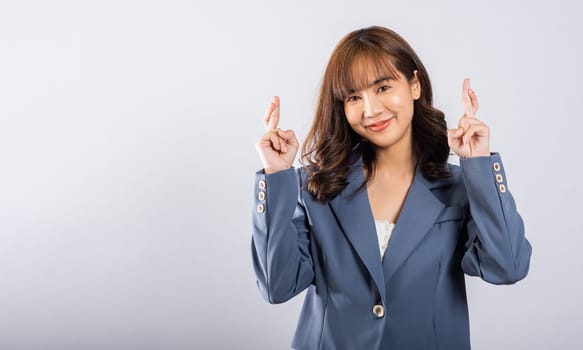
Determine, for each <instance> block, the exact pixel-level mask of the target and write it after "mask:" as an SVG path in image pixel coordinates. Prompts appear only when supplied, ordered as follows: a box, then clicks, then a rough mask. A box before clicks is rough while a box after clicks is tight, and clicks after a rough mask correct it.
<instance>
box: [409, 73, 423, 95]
mask: <svg viewBox="0 0 583 350" xmlns="http://www.w3.org/2000/svg"><path fill="white" fill-rule="evenodd" d="M410 85H411V95H413V99H414V100H418V99H419V98H420V97H421V83H420V82H419V78H418V72H417V70H414V71H413V79H411V83H410Z"/></svg>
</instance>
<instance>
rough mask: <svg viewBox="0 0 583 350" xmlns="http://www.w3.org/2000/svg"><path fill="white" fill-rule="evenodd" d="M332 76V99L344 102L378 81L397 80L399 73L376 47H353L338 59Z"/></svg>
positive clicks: (384, 53) (388, 56) (390, 59)
mask: <svg viewBox="0 0 583 350" xmlns="http://www.w3.org/2000/svg"><path fill="white" fill-rule="evenodd" d="M335 71H336V72H335V73H336V74H333V76H334V77H333V80H332V90H333V93H334V97H335V98H336V99H338V100H340V101H344V99H345V98H346V97H348V96H349V95H350V94H353V93H354V92H356V91H359V90H362V89H365V88H367V87H369V86H371V85H372V84H373V83H374V82H375V81H376V80H378V79H398V77H399V71H398V70H397V68H396V67H395V65H394V63H393V60H392V58H391V56H390V55H389V54H388V53H387V52H385V51H383V50H382V49H380V48H378V47H370V46H363V47H355V48H353V50H349V51H348V52H347V53H346V55H344V57H340V58H339V60H338V62H337V65H336V67H335Z"/></svg>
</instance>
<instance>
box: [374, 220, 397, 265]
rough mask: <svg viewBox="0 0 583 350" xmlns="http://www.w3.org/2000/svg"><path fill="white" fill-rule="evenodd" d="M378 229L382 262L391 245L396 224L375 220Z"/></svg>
mask: <svg viewBox="0 0 583 350" xmlns="http://www.w3.org/2000/svg"><path fill="white" fill-rule="evenodd" d="M374 223H375V226H376V229H377V237H378V239H379V248H380V250H381V260H382V259H383V257H384V256H385V251H386V250H387V246H388V245H389V239H390V238H391V233H393V229H394V228H395V224H393V223H392V222H389V221H388V220H375V221H374Z"/></svg>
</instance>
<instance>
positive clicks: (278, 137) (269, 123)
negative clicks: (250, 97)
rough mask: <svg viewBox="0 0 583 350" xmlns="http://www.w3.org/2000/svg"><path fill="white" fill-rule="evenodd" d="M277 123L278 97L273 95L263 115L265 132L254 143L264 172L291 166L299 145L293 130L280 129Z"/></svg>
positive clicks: (267, 172)
mask: <svg viewBox="0 0 583 350" xmlns="http://www.w3.org/2000/svg"><path fill="white" fill-rule="evenodd" d="M277 124H279V97H277V96H274V97H273V100H272V101H271V103H270V104H269V107H267V111H265V116H264V117H263V125H264V126H265V129H266V130H267V132H266V133H265V134H264V135H263V136H262V137H261V138H260V139H259V141H257V143H256V144H255V148H256V149H257V152H258V153H259V157H261V161H262V162H263V168H264V171H265V173H266V174H271V173H275V172H277V171H280V170H286V169H289V168H291V167H292V165H293V163H294V160H295V158H296V154H297V153H298V149H299V146H300V144H299V142H298V139H297V138H296V134H295V133H294V132H293V130H281V129H279V128H278V127H277Z"/></svg>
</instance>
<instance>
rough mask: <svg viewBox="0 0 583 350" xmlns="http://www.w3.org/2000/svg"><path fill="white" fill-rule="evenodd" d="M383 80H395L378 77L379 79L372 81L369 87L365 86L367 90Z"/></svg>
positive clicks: (387, 77)
mask: <svg viewBox="0 0 583 350" xmlns="http://www.w3.org/2000/svg"><path fill="white" fill-rule="evenodd" d="M385 80H395V79H394V78H393V77H389V76H384V77H380V78H378V79H377V80H375V81H373V82H372V84H370V85H369V86H367V88H369V87H373V86H375V85H376V84H378V83H380V82H383V81H385Z"/></svg>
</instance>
